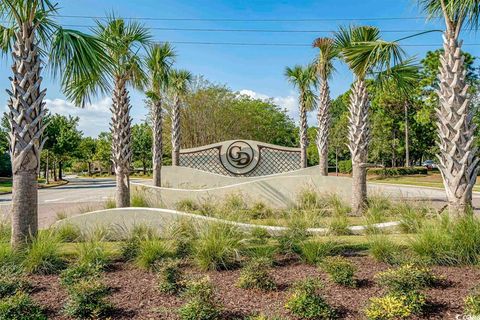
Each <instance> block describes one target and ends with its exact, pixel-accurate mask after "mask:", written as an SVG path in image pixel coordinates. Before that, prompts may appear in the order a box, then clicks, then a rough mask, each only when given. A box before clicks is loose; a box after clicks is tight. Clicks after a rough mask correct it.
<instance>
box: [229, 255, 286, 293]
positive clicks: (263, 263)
mask: <svg viewBox="0 0 480 320" xmlns="http://www.w3.org/2000/svg"><path fill="white" fill-rule="evenodd" d="M270 265H271V262H270V261H269V260H266V259H253V260H251V261H249V262H248V263H247V265H245V267H243V269H242V271H241V272H240V277H239V278H238V281H237V286H238V287H240V288H243V289H260V290H265V291H268V290H274V289H275V288H276V287H277V285H276V284H275V281H274V280H273V278H272V277H271V276H270V274H269V266H270Z"/></svg>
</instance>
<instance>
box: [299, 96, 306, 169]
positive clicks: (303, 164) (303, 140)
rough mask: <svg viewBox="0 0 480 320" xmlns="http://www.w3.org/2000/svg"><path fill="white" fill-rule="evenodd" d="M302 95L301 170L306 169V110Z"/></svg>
mask: <svg viewBox="0 0 480 320" xmlns="http://www.w3.org/2000/svg"><path fill="white" fill-rule="evenodd" d="M303 100H304V99H303V97H302V95H300V150H301V157H300V164H301V167H302V168H306V167H307V147H308V136H307V131H308V124H307V109H306V108H305V104H304V101H303Z"/></svg>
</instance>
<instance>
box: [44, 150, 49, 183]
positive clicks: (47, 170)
mask: <svg viewBox="0 0 480 320" xmlns="http://www.w3.org/2000/svg"><path fill="white" fill-rule="evenodd" d="M48 160H49V154H48V150H47V162H46V163H45V183H46V184H49V183H50V170H49V168H48Z"/></svg>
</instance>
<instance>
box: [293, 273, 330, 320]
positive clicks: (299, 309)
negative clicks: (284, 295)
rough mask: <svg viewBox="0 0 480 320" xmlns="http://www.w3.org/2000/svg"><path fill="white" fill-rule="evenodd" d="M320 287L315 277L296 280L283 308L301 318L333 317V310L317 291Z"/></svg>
mask: <svg viewBox="0 0 480 320" xmlns="http://www.w3.org/2000/svg"><path fill="white" fill-rule="evenodd" d="M320 287H321V285H320V284H319V282H318V281H317V280H316V279H305V280H303V281H300V282H297V283H296V284H295V285H294V288H293V292H292V294H291V295H290V296H289V297H288V300H287V303H286V304H285V308H287V310H289V311H290V313H292V314H293V315H294V316H296V317H299V318H301V319H334V318H335V310H334V309H333V308H332V307H331V306H330V305H329V304H328V303H327V302H326V301H325V299H324V298H323V297H322V296H321V295H320V294H318V293H317V290H318V289H319V288H320Z"/></svg>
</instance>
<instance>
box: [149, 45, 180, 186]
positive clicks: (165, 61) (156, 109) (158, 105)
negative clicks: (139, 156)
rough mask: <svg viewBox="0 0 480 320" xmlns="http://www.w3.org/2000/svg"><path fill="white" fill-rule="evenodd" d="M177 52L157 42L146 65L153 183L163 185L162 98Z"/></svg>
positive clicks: (169, 46) (150, 51)
mask: <svg viewBox="0 0 480 320" xmlns="http://www.w3.org/2000/svg"><path fill="white" fill-rule="evenodd" d="M175 56H176V53H175V51H174V50H173V48H172V46H171V45H170V44H169V43H168V42H166V43H163V44H155V45H153V46H152V47H151V48H150V50H149V51H148V54H147V58H146V65H147V68H148V72H149V90H148V91H147V96H148V98H149V99H150V101H151V103H152V122H153V185H154V186H156V187H161V185H162V177H161V171H162V153H163V141H162V122H163V119H162V116H163V115H162V113H163V111H162V98H163V96H164V95H165V90H166V88H167V87H168V77H169V73H170V67H171V66H172V64H173V62H174V59H175Z"/></svg>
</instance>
